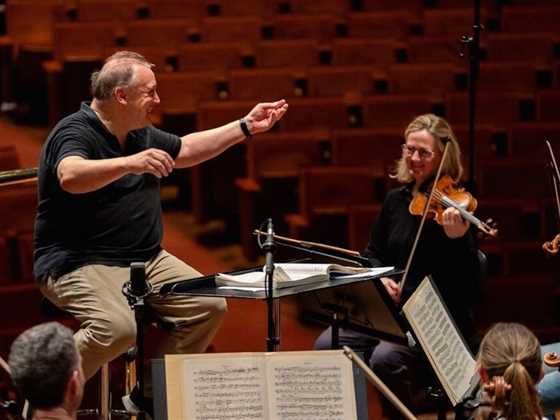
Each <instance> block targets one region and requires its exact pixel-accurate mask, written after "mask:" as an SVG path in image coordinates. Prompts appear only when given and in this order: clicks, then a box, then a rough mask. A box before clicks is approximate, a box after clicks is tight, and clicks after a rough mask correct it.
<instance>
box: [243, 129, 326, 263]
mask: <svg viewBox="0 0 560 420" xmlns="http://www.w3.org/2000/svg"><path fill="white" fill-rule="evenodd" d="M331 155H332V150H331V143H330V135H329V132H328V131H326V130H312V131H308V130H301V131H297V132H294V133H266V134H262V135H259V136H258V137H256V138H254V139H251V141H249V142H247V153H246V161H245V166H246V168H247V176H246V177H245V178H239V179H236V180H235V185H236V187H237V189H238V192H239V217H240V220H239V224H240V241H241V247H242V251H243V254H244V255H245V257H247V258H248V259H250V260H252V259H254V258H256V256H257V248H256V246H255V240H254V238H253V237H252V235H251V232H252V231H253V229H255V228H256V227H257V225H258V224H259V223H260V222H261V221H262V220H264V218H265V217H272V219H273V221H274V222H275V226H276V229H277V230H279V231H281V230H282V228H283V225H282V215H283V214H284V213H286V212H294V211H296V210H297V207H296V205H295V203H296V202H297V195H296V187H297V175H298V173H299V171H300V170H301V169H302V168H305V167H309V166H317V165H322V164H328V163H330V161H331Z"/></svg>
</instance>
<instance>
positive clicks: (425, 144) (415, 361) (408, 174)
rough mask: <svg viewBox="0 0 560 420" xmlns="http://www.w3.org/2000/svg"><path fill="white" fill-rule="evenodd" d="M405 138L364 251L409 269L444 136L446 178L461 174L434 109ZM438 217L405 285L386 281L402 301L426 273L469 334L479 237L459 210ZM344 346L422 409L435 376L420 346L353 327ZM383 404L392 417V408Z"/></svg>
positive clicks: (322, 343) (321, 342)
mask: <svg viewBox="0 0 560 420" xmlns="http://www.w3.org/2000/svg"><path fill="white" fill-rule="evenodd" d="M404 138H405V143H404V144H403V145H402V155H401V157H400V159H399V160H398V161H397V162H396V166H395V169H394V171H393V173H392V174H391V177H392V178H394V179H396V180H397V181H399V182H400V183H401V184H403V185H402V186H401V187H399V188H396V189H394V190H391V191H390V192H389V193H388V194H387V196H386V198H385V201H384V203H383V206H382V209H381V213H380V215H379V218H378V219H377V221H376V223H375V226H374V229H373V231H372V233H371V238H370V241H369V244H368V246H367V248H366V249H365V251H364V253H363V255H364V256H365V257H367V258H369V259H370V260H371V261H372V263H373V265H374V266H395V267H396V268H398V269H404V268H405V266H406V264H407V260H408V258H409V255H410V253H411V249H412V246H413V242H414V239H415V236H416V233H417V231H418V227H419V224H420V219H421V218H420V217H419V216H417V215H413V214H411V212H410V211H409V206H410V203H411V201H412V200H413V198H414V197H415V196H416V195H418V194H424V193H429V187H430V183H431V181H432V180H433V178H434V175H435V173H436V171H437V168H438V165H439V164H440V161H441V158H442V153H443V150H444V140H446V139H449V141H450V144H449V146H448V152H447V158H446V160H445V162H444V163H443V167H442V174H441V175H442V176H443V175H447V176H449V177H451V178H452V179H453V180H455V181H458V180H459V179H460V178H461V175H462V172H463V168H462V166H461V154H460V149H459V144H458V143H457V140H456V138H455V135H454V134H453V131H452V129H451V127H450V126H449V124H448V123H447V122H446V121H445V120H444V119H443V118H441V117H438V116H436V115H433V114H426V115H421V116H418V117H416V118H415V119H414V120H413V121H412V122H411V123H410V124H409V125H408V127H407V128H406V130H405V132H404ZM440 222H441V225H440V224H438V223H436V222H435V221H427V222H426V223H425V225H424V227H423V231H422V234H421V236H420V239H419V242H418V245H417V247H416V252H415V254H414V258H413V259H412V261H411V264H410V269H409V273H408V280H407V281H406V284H405V286H404V289H402V290H401V288H400V286H399V285H398V284H397V283H396V282H395V281H394V280H392V279H390V278H383V279H382V281H383V284H384V286H385V288H386V289H387V292H388V293H389V295H390V296H391V298H392V299H393V301H394V302H395V303H396V304H400V303H403V302H404V301H406V299H407V298H408V296H410V294H411V293H412V291H413V290H414V289H415V288H416V287H417V286H418V284H419V283H420V281H421V280H422V279H423V278H424V277H425V276H427V275H431V276H432V278H433V280H434V281H435V283H436V285H437V287H438V289H439V290H440V292H441V295H442V297H443V300H444V301H445V303H446V304H447V306H448V308H449V310H450V311H451V315H452V316H453V318H454V320H455V321H456V323H457V325H458V327H459V329H460V330H461V332H462V334H463V336H464V337H465V338H467V339H470V338H471V337H472V336H473V333H474V328H473V325H472V320H471V305H472V303H473V301H474V300H475V299H476V297H477V296H478V293H479V290H478V279H479V271H480V270H479V262H478V256H477V247H476V244H475V237H474V235H473V232H472V231H471V229H470V224H469V222H467V221H465V220H464V219H463V217H461V215H460V213H459V211H458V210H456V209H454V208H447V209H446V210H444V211H443V212H442V213H441V217H440ZM330 336H331V332H330V330H326V331H324V332H323V334H321V336H320V337H319V338H318V339H317V341H316V343H315V345H316V348H328V346H329V344H330ZM340 344H341V345H348V346H349V347H351V348H353V349H355V350H356V351H362V352H363V353H364V355H365V357H366V360H369V364H370V365H371V367H372V369H373V370H374V372H375V373H376V374H377V375H378V376H379V377H380V378H381V379H382V380H383V381H384V382H385V383H386V384H387V385H388V386H389V388H390V389H391V390H392V391H393V392H394V393H395V394H397V396H398V397H399V398H401V400H402V401H403V403H404V404H405V405H407V406H408V407H409V408H411V409H412V410H415V409H417V408H419V407H418V405H417V404H415V402H416V401H417V400H418V397H419V396H420V394H421V390H423V389H424V384H423V381H422V379H426V378H427V377H428V378H431V370H430V368H429V366H428V364H427V361H426V360H425V358H424V357H423V356H422V355H421V354H420V352H419V351H418V350H417V349H414V348H410V347H408V346H404V345H400V344H395V343H390V342H386V341H379V340H377V339H373V338H372V337H369V336H365V335H361V334H358V333H355V332H352V331H348V330H343V331H341V332H340ZM430 382H431V384H434V383H436V381H435V380H431V379H430ZM384 408H385V411H386V416H387V417H389V418H390V417H391V415H392V413H391V412H390V409H391V407H389V406H387V407H384Z"/></svg>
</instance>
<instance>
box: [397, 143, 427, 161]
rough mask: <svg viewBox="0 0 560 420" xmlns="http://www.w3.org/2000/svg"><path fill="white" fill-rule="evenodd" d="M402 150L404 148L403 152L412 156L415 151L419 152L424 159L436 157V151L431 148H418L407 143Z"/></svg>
mask: <svg viewBox="0 0 560 420" xmlns="http://www.w3.org/2000/svg"><path fill="white" fill-rule="evenodd" d="M402 150H403V153H404V154H405V155H406V156H408V157H411V156H412V155H414V153H415V152H418V156H419V157H420V159H422V160H430V159H432V158H433V157H434V152H432V151H431V150H427V149H417V148H416V147H414V146H409V145H407V144H403V145H402Z"/></svg>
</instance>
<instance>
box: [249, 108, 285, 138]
mask: <svg viewBox="0 0 560 420" xmlns="http://www.w3.org/2000/svg"><path fill="white" fill-rule="evenodd" d="M287 110H288V103H287V102H286V100H284V99H281V100H279V101H276V102H264V103H260V104H257V105H255V107H254V108H253V109H252V110H251V111H250V112H249V113H248V114H247V116H246V117H245V122H246V123H247V127H248V128H249V131H250V132H251V134H258V133H263V132H265V131H268V130H270V129H271V128H272V127H273V126H274V124H275V123H276V121H278V120H279V119H280V118H282V117H283V116H284V114H285V113H286V111H287Z"/></svg>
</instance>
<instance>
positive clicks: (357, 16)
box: [346, 8, 415, 40]
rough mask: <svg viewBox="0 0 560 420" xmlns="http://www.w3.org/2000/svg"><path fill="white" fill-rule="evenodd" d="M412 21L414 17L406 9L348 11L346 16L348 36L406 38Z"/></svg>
mask: <svg viewBox="0 0 560 420" xmlns="http://www.w3.org/2000/svg"><path fill="white" fill-rule="evenodd" d="M402 10H407V9H405V8H403V9H402ZM414 21H415V17H414V16H413V15H412V14H411V13H410V12H408V11H394V12H378V13H371V12H370V13H350V14H348V15H347V17H346V25H347V27H348V36H349V37H352V38H372V39H378V40H379V39H386V38H387V39H406V37H408V35H410V31H411V26H412V23H413V22H414Z"/></svg>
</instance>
